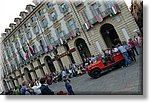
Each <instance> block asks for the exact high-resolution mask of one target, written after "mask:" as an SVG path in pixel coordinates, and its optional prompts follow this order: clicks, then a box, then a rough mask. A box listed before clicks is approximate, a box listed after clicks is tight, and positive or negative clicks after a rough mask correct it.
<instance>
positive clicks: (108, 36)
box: [100, 23, 121, 48]
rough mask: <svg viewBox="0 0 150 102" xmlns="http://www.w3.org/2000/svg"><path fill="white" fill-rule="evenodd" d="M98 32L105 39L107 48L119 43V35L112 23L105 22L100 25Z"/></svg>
mask: <svg viewBox="0 0 150 102" xmlns="http://www.w3.org/2000/svg"><path fill="white" fill-rule="evenodd" d="M100 33H101V35H102V37H103V39H104V41H105V44H106V46H107V47H108V48H111V47H112V46H115V45H117V44H118V43H121V41H120V39H119V36H118V34H117V32H116V30H115V28H114V26H113V25H112V24H109V23H106V24H104V25H102V26H101V28H100Z"/></svg>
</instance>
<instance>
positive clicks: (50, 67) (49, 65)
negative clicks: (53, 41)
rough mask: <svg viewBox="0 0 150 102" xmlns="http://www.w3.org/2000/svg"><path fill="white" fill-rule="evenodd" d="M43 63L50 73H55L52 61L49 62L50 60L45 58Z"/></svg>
mask: <svg viewBox="0 0 150 102" xmlns="http://www.w3.org/2000/svg"><path fill="white" fill-rule="evenodd" d="M45 62H46V65H47V67H48V68H49V69H50V71H51V72H55V71H56V69H55V66H54V64H53V61H52V60H51V58H50V57H49V56H46V57H45Z"/></svg>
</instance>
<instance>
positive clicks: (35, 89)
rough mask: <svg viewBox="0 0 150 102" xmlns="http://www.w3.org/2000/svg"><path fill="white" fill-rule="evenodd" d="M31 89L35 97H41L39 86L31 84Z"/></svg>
mask: <svg viewBox="0 0 150 102" xmlns="http://www.w3.org/2000/svg"><path fill="white" fill-rule="evenodd" d="M31 88H32V89H33V91H34V94H35V95H41V89H40V88H41V84H38V85H36V83H35V82H32V83H31Z"/></svg>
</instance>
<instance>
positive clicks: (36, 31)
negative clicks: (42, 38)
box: [33, 26, 39, 34]
mask: <svg viewBox="0 0 150 102" xmlns="http://www.w3.org/2000/svg"><path fill="white" fill-rule="evenodd" d="M33 32H34V33H35V34H37V33H39V28H38V26H35V27H34V28H33Z"/></svg>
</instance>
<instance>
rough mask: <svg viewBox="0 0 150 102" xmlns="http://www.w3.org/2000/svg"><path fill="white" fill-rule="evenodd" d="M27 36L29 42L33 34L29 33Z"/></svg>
mask: <svg viewBox="0 0 150 102" xmlns="http://www.w3.org/2000/svg"><path fill="white" fill-rule="evenodd" d="M26 36H27V39H29V40H30V39H32V34H31V32H28V33H27V35H26Z"/></svg>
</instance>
